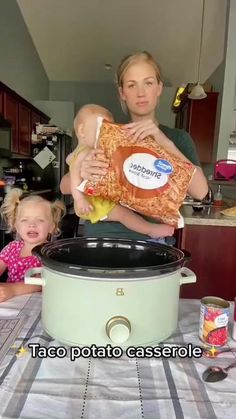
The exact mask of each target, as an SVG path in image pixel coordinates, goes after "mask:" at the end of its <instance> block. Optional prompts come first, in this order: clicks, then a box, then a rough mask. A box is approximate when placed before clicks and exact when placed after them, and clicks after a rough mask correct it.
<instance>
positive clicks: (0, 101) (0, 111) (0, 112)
mask: <svg viewBox="0 0 236 419" xmlns="http://www.w3.org/2000/svg"><path fill="white" fill-rule="evenodd" d="M0 115H3V92H1V91H0Z"/></svg>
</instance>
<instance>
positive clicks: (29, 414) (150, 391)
mask: <svg viewBox="0 0 236 419" xmlns="http://www.w3.org/2000/svg"><path fill="white" fill-rule="evenodd" d="M40 309H41V294H40V293H35V294H32V295H25V296H20V297H16V298H14V299H12V300H8V301H6V302H4V303H1V304H0V319H4V318H6V317H10V316H13V317H14V316H18V315H19V316H26V318H25V321H24V325H23V328H22V329H21V331H20V332H19V336H17V338H16V341H15V345H13V346H12V347H11V348H10V349H9V351H8V353H7V354H6V356H5V358H4V359H3V360H2V362H1V364H0V384H1V387H0V417H1V418H2V419H7V418H22V419H41V418H42V419H45V418H47V419H54V418H55V419H74V418H76V419H78V418H79V419H113V418H121V419H143V418H144V419H165V418H168V419H172V418H177V419H181V418H191V419H195V418H204V419H207V418H209V419H214V418H219V419H222V418H224V417H227V419H230V418H232V419H235V417H236V398H235V392H236V368H235V369H232V370H230V372H229V376H228V377H227V378H226V379H225V380H224V381H221V382H218V383H204V382H203V381H202V379H201V375H202V372H203V371H204V370H205V368H206V367H207V366H209V365H210V364H213V365H215V364H217V365H221V366H226V365H228V364H230V363H231V362H233V360H235V358H236V354H235V353H233V352H229V353H225V354H221V355H219V356H218V357H217V358H216V359H213V360H212V359H209V358H207V357H201V358H199V359H197V358H191V359H181V358H175V359H174V358H169V359H165V358H150V359H148V358H144V359H141V358H128V357H127V355H126V354H125V353H124V354H123V355H122V357H121V358H120V359H114V358H113V359H98V358H91V357H90V358H78V359H76V360H75V361H73V362H72V361H71V360H70V358H69V356H68V355H67V356H66V357H64V358H39V357H36V358H35V359H34V358H32V352H31V351H30V350H29V348H28V346H27V345H28V344H29V343H39V344H40V345H41V346H44V347H47V348H49V347H51V346H55V347H58V346H62V345H61V344H60V343H59V342H57V341H55V340H54V339H53V338H51V337H50V336H48V335H47V333H45V332H44V331H43V329H42V326H41V322H40ZM231 319H232V307H231ZM198 324H199V301H198V300H187V299H185V300H184V299H182V300H180V312H179V326H178V329H177V330H176V331H175V332H174V334H173V335H172V336H171V337H170V338H169V339H168V342H165V344H166V345H167V344H168V345H173V344H180V345H185V346H186V344H188V343H192V344H194V345H196V346H199V345H200V341H199V339H198ZM230 327H232V323H231V325H230ZM160 346H163V344H162V345H160ZM228 346H229V347H230V348H236V342H235V341H233V340H232V339H230V340H229V343H228ZM19 348H23V349H21V351H20V352H19ZM68 349H69V348H68Z"/></svg>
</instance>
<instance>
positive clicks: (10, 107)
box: [3, 92, 19, 153]
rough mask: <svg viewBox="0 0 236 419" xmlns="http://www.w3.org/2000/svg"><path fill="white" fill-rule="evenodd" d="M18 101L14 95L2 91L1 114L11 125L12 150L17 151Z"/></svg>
mask: <svg viewBox="0 0 236 419" xmlns="http://www.w3.org/2000/svg"><path fill="white" fill-rule="evenodd" d="M18 106H19V105H18V101H17V99H16V98H15V97H14V96H11V95H10V94H8V93H6V92H3V115H4V118H6V119H7V120H8V121H9V122H10V123H11V125H12V146H11V149H12V152H13V153H19V144H18V128H19V127H18Z"/></svg>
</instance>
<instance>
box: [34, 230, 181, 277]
mask: <svg viewBox="0 0 236 419" xmlns="http://www.w3.org/2000/svg"><path fill="white" fill-rule="evenodd" d="M33 254H35V255H37V256H39V257H40V258H41V260H42V263H43V265H44V266H46V267H48V268H50V269H52V270H55V271H57V272H63V273H66V274H72V275H77V276H80V277H81V276H85V277H90V278H91V277H101V278H111V277H112V278H117V279H118V278H140V277H150V276H157V275H162V274H166V273H170V272H174V271H176V270H177V269H179V268H180V267H181V266H182V265H183V264H184V261H185V259H186V258H185V254H184V253H183V252H182V251H181V250H179V249H176V248H173V247H170V246H167V245H164V244H159V243H152V242H148V241H144V240H129V239H117V238H91V237H86V238H82V237H78V238H72V239H64V240H57V241H55V242H50V243H47V244H45V245H42V246H37V247H35V248H34V249H33Z"/></svg>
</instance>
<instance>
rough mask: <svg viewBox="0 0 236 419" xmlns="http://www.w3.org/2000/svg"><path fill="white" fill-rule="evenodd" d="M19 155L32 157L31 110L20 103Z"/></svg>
mask: <svg viewBox="0 0 236 419" xmlns="http://www.w3.org/2000/svg"><path fill="white" fill-rule="evenodd" d="M19 121H20V124H19V138H20V141H19V153H20V154H26V155H28V156H29V155H30V152H31V134H32V130H31V110H30V108H29V107H27V106H26V105H24V104H22V103H19Z"/></svg>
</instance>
